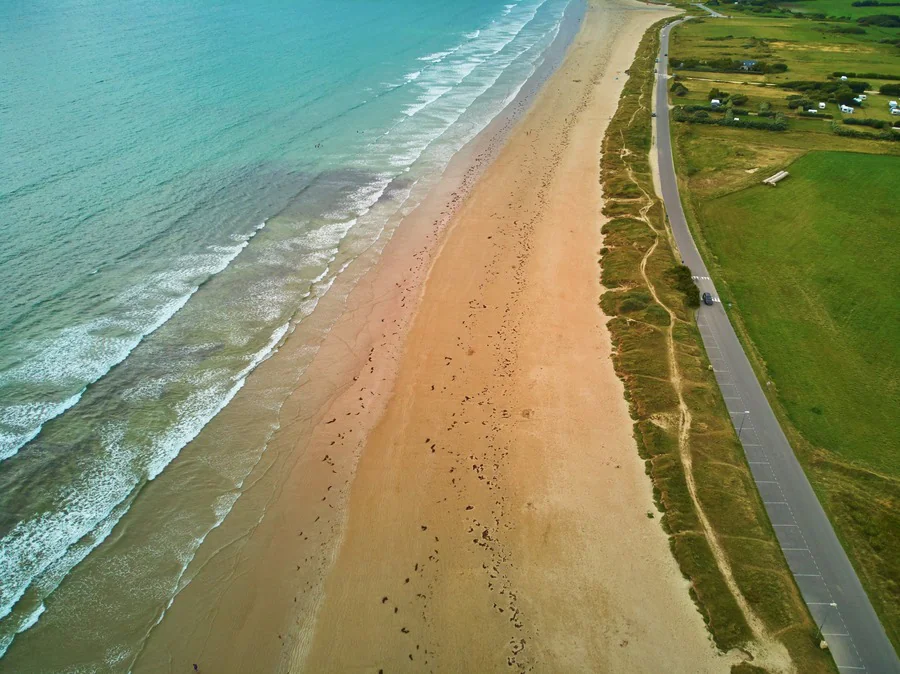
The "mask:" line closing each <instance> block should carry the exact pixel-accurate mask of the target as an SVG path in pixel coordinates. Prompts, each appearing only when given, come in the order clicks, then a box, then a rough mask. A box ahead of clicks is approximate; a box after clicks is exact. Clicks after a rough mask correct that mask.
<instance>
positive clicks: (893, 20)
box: [856, 14, 900, 28]
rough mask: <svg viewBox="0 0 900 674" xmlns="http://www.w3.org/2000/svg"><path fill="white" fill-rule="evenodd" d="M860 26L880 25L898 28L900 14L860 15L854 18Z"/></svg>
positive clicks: (899, 26)
mask: <svg viewBox="0 0 900 674" xmlns="http://www.w3.org/2000/svg"><path fill="white" fill-rule="evenodd" d="M856 23H858V24H859V25H861V26H881V27H882V28H900V16H898V15H897V14H872V15H871V16H861V17H860V18H858V19H857V20H856Z"/></svg>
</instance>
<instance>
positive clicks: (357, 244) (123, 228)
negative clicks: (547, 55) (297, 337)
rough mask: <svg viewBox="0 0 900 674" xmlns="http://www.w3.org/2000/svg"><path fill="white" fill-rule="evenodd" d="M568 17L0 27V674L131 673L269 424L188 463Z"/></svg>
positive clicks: (338, 9)
mask: <svg viewBox="0 0 900 674" xmlns="http://www.w3.org/2000/svg"><path fill="white" fill-rule="evenodd" d="M567 4H568V0H520V1H519V2H516V3H510V2H503V1H498V2H494V1H493V0H471V1H463V2H458V3H441V2H433V1H432V2H424V3H423V2H410V1H399V0H397V1H392V2H386V3H357V2H347V1H341V2H325V1H324V0H302V1H301V2H294V3H288V2H278V1H275V0H257V1H254V2H240V3H238V2H226V3H213V2H209V1H200V2H191V3H171V2H164V3H162V4H160V3H150V2H146V1H128V2H124V3H121V2H112V0H99V1H97V2H89V1H88V0H63V1H62V2H58V3H38V4H34V3H31V4H28V5H26V4H24V3H7V4H5V5H2V6H0V64H2V68H0V81H2V85H3V90H4V92H5V95H4V97H3V100H2V101H0V134H2V138H3V147H4V152H3V153H0V300H2V301H0V657H2V656H3V654H4V653H6V656H7V657H6V658H4V659H0V669H3V664H4V660H5V661H6V663H7V664H10V663H14V666H15V668H16V670H17V671H18V670H20V669H22V668H23V666H25V663H27V667H28V668H30V669H33V670H34V671H38V670H41V669H44V670H46V669H47V668H52V669H60V668H63V667H65V668H70V667H77V668H81V669H84V670H85V671H94V670H109V671H120V670H123V669H127V667H128V664H129V663H130V662H131V661H132V660H133V658H134V655H135V653H136V652H137V651H138V650H139V648H140V644H141V643H143V640H144V639H145V638H146V635H147V633H148V632H149V630H151V629H152V626H153V624H155V622H156V621H157V620H159V618H160V616H161V615H162V613H163V611H164V610H165V607H166V606H167V605H168V603H169V602H170V601H171V599H172V597H173V596H174V594H175V593H176V592H177V590H178V588H179V586H180V584H181V583H183V582H185V579H184V578H183V575H184V571H185V569H186V567H187V564H188V562H189V561H190V559H191V558H192V556H193V554H194V552H195V551H196V549H197V547H198V546H199V544H200V543H201V542H202V540H203V538H204V537H205V536H206V534H207V533H208V532H209V531H210V529H212V528H213V527H214V526H217V524H218V523H220V522H221V521H222V519H223V518H224V517H226V516H227V513H228V512H229V509H230V507H231V505H232V504H233V503H234V501H235V500H236V499H237V498H238V496H239V495H240V492H241V487H242V484H243V480H244V479H245V477H246V476H247V475H248V474H249V472H250V470H251V469H252V467H253V465H254V464H255V463H256V462H257V461H258V460H259V459H260V456H261V454H262V452H263V451H264V449H265V443H266V440H267V438H268V437H269V436H270V435H271V433H272V431H273V430H274V428H273V426H272V425H271V424H270V423H269V422H265V421H258V422H248V423H247V424H246V427H243V428H227V429H216V430H215V431H214V432H215V433H222V434H223V437H222V438H219V439H218V440H219V441H218V442H217V439H216V438H207V440H206V442H204V443H201V445H202V446H198V447H195V448H194V451H193V452H187V451H186V448H187V447H190V446H191V445H190V444H189V443H191V441H192V440H193V439H194V438H196V437H197V435H198V434H199V433H200V431H201V430H202V429H203V428H204V427H205V426H206V424H207V423H208V422H209V421H210V420H211V419H212V418H213V417H214V416H215V415H216V414H217V413H218V412H219V411H220V410H221V409H222V408H223V407H224V406H225V405H227V403H228V402H229V401H230V400H231V399H232V397H233V396H234V395H235V394H236V392H237V391H238V390H240V388H241V387H242V386H243V385H244V384H245V381H246V377H247V375H248V374H249V373H250V372H251V371H252V370H253V368H254V367H255V366H256V365H258V364H259V363H260V362H261V361H262V360H264V359H265V358H267V357H268V356H269V355H270V354H271V353H272V351H273V349H275V348H277V345H278V344H279V342H280V341H281V340H282V339H283V338H284V337H285V335H286V334H288V332H290V331H291V330H292V329H293V327H294V326H295V325H296V324H297V323H298V322H300V321H302V320H303V319H304V317H307V316H309V315H310V314H311V312H313V311H314V310H315V307H316V303H317V301H318V299H319V298H320V297H321V296H322V295H323V294H324V293H325V292H327V291H328V289H329V288H331V285H332V283H333V281H334V279H335V276H336V275H337V274H338V273H339V272H340V271H341V270H342V269H344V268H345V267H346V265H347V263H348V262H349V261H351V260H352V259H353V258H354V257H355V256H356V255H358V254H360V253H361V252H363V251H365V250H366V249H367V248H368V247H369V246H370V245H371V244H372V243H373V242H374V241H375V240H376V239H377V238H378V236H379V234H380V233H381V232H382V230H383V229H384V228H385V227H388V226H392V224H393V225H395V224H396V222H397V221H398V220H399V218H400V217H401V216H402V214H403V213H406V212H408V211H409V210H410V209H411V208H412V207H413V206H415V204H416V203H418V201H419V200H421V199H422V198H423V196H424V194H425V193H427V190H428V188H429V186H431V185H433V184H434V183H435V181H436V180H437V178H438V177H439V175H440V172H441V171H442V170H443V168H444V167H445V166H446V164H447V162H448V161H449V159H450V157H452V155H453V154H454V153H455V152H456V151H458V150H459V149H460V148H461V147H462V146H463V145H464V144H465V143H466V142H468V141H469V140H470V139H471V138H473V137H474V136H475V135H476V134H477V133H478V131H480V130H481V129H482V128H484V126H485V125H486V124H487V123H488V122H489V121H490V119H492V118H493V117H494V116H495V115H496V114H498V112H499V111H500V110H501V109H502V108H503V107H504V105H505V104H506V103H507V102H508V101H509V100H511V98H512V97H513V96H515V94H516V92H517V91H518V89H519V88H520V87H521V86H522V84H523V83H524V82H525V81H526V80H527V78H528V77H529V76H530V75H531V74H532V73H533V72H534V70H535V68H536V67H537V65H538V64H539V63H540V62H541V59H542V55H543V54H544V50H545V49H546V48H547V46H548V45H549V44H550V42H551V41H552V40H553V38H554V37H555V35H556V33H557V31H558V28H559V23H560V20H561V18H562V14H563V11H564V9H565V7H566V5H567ZM305 362H306V361H304V360H303V359H302V358H301V359H298V360H297V362H296V363H294V365H293V367H294V369H295V371H293V372H286V373H285V380H284V381H285V383H284V386H283V387H282V388H278V387H274V388H270V389H268V390H267V391H265V393H264V394H260V395H259V396H257V397H256V398H255V399H254V400H253V402H252V404H253V405H257V406H258V407H259V410H260V411H261V412H262V411H264V410H268V411H271V410H272V409H275V408H277V406H278V405H279V404H280V402H281V401H282V400H283V398H284V396H285V395H287V391H288V387H289V383H290V381H291V379H292V377H293V378H296V376H297V373H298V372H300V371H302V368H303V367H304V366H305ZM251 412H252V411H251ZM257 416H258V418H259V419H260V420H262V419H269V418H271V415H268V416H267V415H264V414H259V415H257ZM246 418H247V419H253V418H254V415H253V414H252V413H250V414H247V415H246ZM211 432H213V431H210V433H211ZM225 435H227V437H224V436H225ZM229 443H230V444H229ZM193 444H197V443H193ZM226 444H229V447H230V451H228V452H224V451H222V452H218V453H217V452H215V451H214V449H215V448H216V447H220V448H221V447H224V446H225V445H226ZM176 458H179V462H176V464H172V462H173V461H174V460H175V459H176ZM164 470H168V471H169V472H170V473H172V476H171V477H172V478H173V479H170V480H169V481H168V482H165V483H164V482H162V481H159V480H155V478H157V477H158V476H159V475H160V474H161V473H162V472H163V471H164ZM173 471H174V472H173ZM175 476H177V479H175ZM152 485H155V499H156V500H155V501H154V503H156V504H157V505H156V506H154V508H153V509H151V511H148V510H147V509H146V508H145V509H144V512H142V513H137V512H135V511H132V510H131V508H132V505H133V504H134V502H135V500H136V499H137V497H138V495H139V494H140V495H141V497H142V499H144V500H148V499H149V498H150V497H149V496H148V492H149V491H153V490H152V489H150V487H151V486H152ZM188 492H189V493H190V494H191V502H192V504H193V505H192V507H190V508H186V507H183V504H181V502H180V501H179V499H181V498H183V497H184V494H185V493H188ZM180 504H181V506H182V507H180ZM98 546H105V547H107V548H108V547H110V546H115V554H112V553H108V554H105V555H102V554H100V552H101V551H102V550H103V548H102V547H98ZM113 627H114V628H113ZM67 643H70V644H75V643H77V644H80V647H79V649H78V653H77V656H76V655H75V651H68V650H66V648H67V647H66V644H67ZM45 645H46V646H51V647H52V649H55V650H56V652H55V653H52V654H50V653H48V649H47V648H45V647H43V646H45ZM7 651H8V652H7ZM37 653H43V654H44V655H45V656H46V658H47V659H46V660H44V661H43V664H42V657H43V656H41V657H36V656H35V654H37ZM17 654H18V655H17ZM26 656H27V657H26Z"/></svg>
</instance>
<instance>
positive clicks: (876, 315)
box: [670, 0, 900, 650]
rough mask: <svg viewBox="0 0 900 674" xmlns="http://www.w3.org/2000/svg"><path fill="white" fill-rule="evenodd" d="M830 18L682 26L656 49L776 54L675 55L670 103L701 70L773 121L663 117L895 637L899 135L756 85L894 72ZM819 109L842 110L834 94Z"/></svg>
mask: <svg viewBox="0 0 900 674" xmlns="http://www.w3.org/2000/svg"><path fill="white" fill-rule="evenodd" d="M832 2H837V0H810V1H809V3H808V5H809V6H812V5H813V4H817V5H818V4H819V3H821V6H822V7H824V5H825V3H832ZM723 9H724V7H723ZM877 9H879V10H882V11H880V12H878V13H895V12H894V11H892V10H894V9H900V8H877ZM817 11H826V12H830V11H831V10H825V9H819V10H817ZM897 13H900V12H897ZM841 25H844V26H847V25H853V24H850V23H847V22H843V23H841V22H823V21H810V20H804V19H796V18H787V17H779V16H749V15H744V14H740V15H738V16H737V17H736V18H733V19H722V20H713V19H704V20H702V21H696V20H695V21H690V22H688V23H686V24H684V25H682V26H680V27H679V28H678V29H676V31H675V34H674V42H673V46H672V47H671V49H670V57H675V58H677V57H678V56H682V57H684V58H697V57H700V58H704V57H705V58H717V57H725V56H727V57H729V58H738V59H746V58H756V59H759V60H766V61H770V62H777V61H781V62H784V63H787V64H788V71H787V72H786V73H782V74H771V75H749V74H742V75H741V74H735V73H710V72H701V71H695V72H686V71H678V74H679V75H680V76H681V78H682V79H681V81H682V82H683V84H685V85H686V86H687V88H688V93H687V95H686V96H684V97H677V98H673V101H672V102H673V103H675V104H697V103H703V102H704V101H705V99H706V98H707V93H708V92H709V89H710V88H711V87H712V86H716V87H718V88H720V89H722V90H724V91H726V92H728V93H730V94H743V95H746V96H748V98H749V100H748V101H747V103H744V104H742V105H741V107H743V108H745V109H747V110H749V111H750V112H754V111H757V110H759V109H760V104H762V103H767V104H768V105H769V106H770V109H771V110H772V111H773V112H781V113H783V114H785V115H787V121H788V128H787V130H786V131H782V132H773V131H764V130H752V129H740V128H723V127H718V126H711V125H702V124H690V123H675V124H674V126H673V127H672V133H673V143H674V147H675V162H676V167H677V169H678V173H679V181H680V184H681V190H682V201H683V204H684V207H685V213H686V215H687V218H688V221H689V223H690V225H691V228H692V229H693V231H694V238H695V240H696V241H697V244H698V246H699V247H700V249H701V252H702V254H703V256H704V258H705V259H706V262H707V265H708V266H709V268H710V271H711V272H712V274H713V277H714V278H715V279H716V282H717V287H718V289H719V292H720V296H721V297H722V300H723V301H724V302H726V305H727V303H729V302H730V303H732V306H730V307H729V314H730V316H731V319H732V322H733V324H734V325H735V329H736V330H737V332H738V335H739V337H740V338H741V341H742V342H743V343H744V346H745V349H746V350H747V353H748V356H749V357H750V359H751V362H752V363H753V366H754V369H755V370H756V372H757V375H758V376H759V378H760V380H761V381H762V382H772V384H771V385H768V386H767V387H766V388H767V392H768V395H769V399H770V401H771V402H772V405H773V408H774V409H775V412H776V414H777V415H778V417H779V419H780V421H781V423H782V427H783V428H784V430H785V433H786V434H787V436H788V439H789V440H790V442H791V446H792V447H793V448H794V451H795V452H796V453H797V455H798V457H799V458H800V461H801V463H802V464H803V466H804V469H805V470H806V472H807V475H808V476H809V478H810V481H811V482H812V484H813V486H814V488H815V489H816V492H817V493H818V495H819V498H820V500H821V501H822V504H823V506H824V508H825V510H826V512H827V513H828V515H829V518H830V519H831V521H832V523H833V524H834V526H835V530H836V532H837V534H838V536H839V538H840V539H841V541H842V542H843V544H844V548H845V549H846V550H847V553H848V555H849V556H850V558H851V560H852V562H853V565H854V567H855V568H856V570H857V573H858V574H859V576H860V579H861V581H862V583H863V585H864V586H865V588H866V590H867V592H868V594H869V597H870V599H871V600H872V603H873V605H874V606H875V610H876V611H877V612H878V614H879V617H880V618H881V621H882V624H883V625H884V627H885V629H886V631H887V633H888V636H889V637H890V639H891V640H892V641H893V643H894V646H895V647H896V648H898V650H900V445H898V442H897V438H898V437H900V432H898V431H897V428H896V425H897V420H898V413H897V410H898V409H900V404H898V403H900V397H898V396H900V392H898V391H900V346H898V345H900V292H898V290H897V287H898V282H900V265H898V264H897V263H896V260H897V259H898V255H900V226H898V224H900V214H898V213H900V211H898V209H897V205H896V204H897V203H898V200H897V194H898V192H897V184H898V181H900V143H898V142H888V141H884V140H874V139H872V140H869V139H860V138H849V137H843V136H838V135H836V134H834V133H833V132H832V130H831V123H830V121H828V120H826V119H822V118H821V117H818V118H803V117H799V116H796V115H795V113H794V112H792V111H790V110H789V109H788V108H787V100H786V97H787V94H789V93H791V92H788V91H786V90H784V89H781V88H778V87H776V86H766V84H770V85H771V84H773V83H777V82H781V81H786V80H794V79H805V80H819V81H824V80H825V79H826V77H828V76H829V75H831V73H832V72H834V71H853V72H878V73H887V74H897V70H898V69H900V50H898V49H897V48H896V47H894V46H892V45H887V44H881V43H880V42H879V40H880V39H882V37H881V35H880V32H879V31H876V30H873V29H868V28H867V29H866V31H867V32H866V33H865V34H863V35H852V34H851V35H847V34H839V33H830V32H828V30H829V27H830V26H841ZM879 30H880V31H886V32H889V33H891V34H892V35H894V36H900V31H898V30H897V29H892V30H890V31H887V30H886V29H879ZM710 38H712V39H710ZM723 38H727V39H723ZM866 79H867V80H868V81H869V82H870V84H871V85H872V86H873V87H877V86H878V85H879V84H881V83H882V82H881V81H878V80H873V79H872V78H866ZM729 80H737V81H739V83H737V84H735V83H734V82H732V81H729ZM888 98H894V97H879V96H877V95H872V94H870V95H869V100H868V101H867V103H866V105H865V106H864V108H863V110H857V114H856V115H854V117H856V118H859V117H871V118H876V119H888V118H890V116H889V115H888V113H887V111H886V105H887V103H886V101H887V99H888ZM882 108H884V109H882ZM824 112H826V113H828V114H831V115H833V117H834V118H835V119H836V120H840V119H841V117H842V116H841V114H840V113H839V112H838V111H837V106H836V105H835V104H833V103H828V105H827V109H826V110H825V111H824ZM895 119H896V118H893V120H895ZM893 120H892V121H893ZM854 128H857V129H858V128H860V127H858V126H857V127H854ZM785 168H786V169H787V170H789V171H790V172H791V177H790V178H788V180H786V181H784V182H783V183H781V184H780V185H779V186H778V187H777V188H770V187H765V186H762V185H761V184H760V182H761V180H762V178H764V177H766V176H767V175H771V174H772V173H774V172H775V171H777V170H780V169H785Z"/></svg>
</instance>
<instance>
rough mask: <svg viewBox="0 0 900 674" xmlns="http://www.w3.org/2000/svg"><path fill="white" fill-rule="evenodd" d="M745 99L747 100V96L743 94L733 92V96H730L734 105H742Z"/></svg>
mask: <svg viewBox="0 0 900 674" xmlns="http://www.w3.org/2000/svg"><path fill="white" fill-rule="evenodd" d="M747 100H748V98H747V96H745V95H744V94H735V95H734V96H732V97H731V102H732V103H734V104H735V105H743V104H744V103H746V102H747Z"/></svg>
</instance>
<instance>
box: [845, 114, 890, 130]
mask: <svg viewBox="0 0 900 674" xmlns="http://www.w3.org/2000/svg"><path fill="white" fill-rule="evenodd" d="M844 124H850V125H851V126H871V127H872V128H873V129H890V128H891V123H890V122H885V121H884V120H881V119H869V118H868V117H847V118H846V119H845V120H844Z"/></svg>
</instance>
